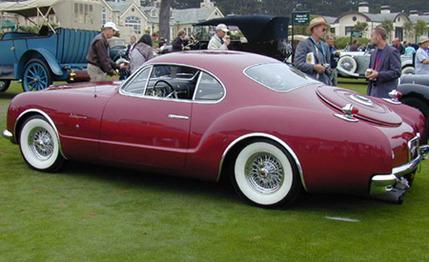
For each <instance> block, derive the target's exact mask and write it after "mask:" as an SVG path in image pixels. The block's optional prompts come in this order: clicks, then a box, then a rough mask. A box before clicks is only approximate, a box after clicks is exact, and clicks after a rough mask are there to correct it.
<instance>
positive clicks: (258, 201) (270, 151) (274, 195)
mask: <svg viewBox="0 0 429 262" xmlns="http://www.w3.org/2000/svg"><path fill="white" fill-rule="evenodd" d="M233 168H234V169H233V176H232V182H233V184H234V187H235V188H236V190H237V192H238V193H239V195H240V196H242V197H243V198H244V199H246V200H248V201H250V202H251V203H253V204H255V205H259V206H264V207H273V206H282V205H285V204H289V203H291V202H293V200H295V198H296V197H297V196H298V194H299V189H300V182H299V179H297V178H296V177H297V174H296V171H295V170H296V167H295V162H294V160H293V158H292V157H291V155H290V154H289V152H288V151H287V150H286V149H284V148H281V147H279V146H278V145H277V144H276V143H274V142H272V141H271V140H265V139H261V140H260V141H259V140H258V141H256V142H252V143H249V144H248V145H246V146H244V147H243V148H242V149H241V151H240V152H239V153H238V154H237V156H236V158H235V163H234V166H233Z"/></svg>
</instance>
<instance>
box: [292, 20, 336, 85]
mask: <svg viewBox="0 0 429 262" xmlns="http://www.w3.org/2000/svg"><path fill="white" fill-rule="evenodd" d="M328 27H329V25H328V23H327V22H326V20H325V19H324V18H323V17H316V18H314V19H312V20H311V21H310V25H309V26H308V30H309V31H310V33H311V36H310V37H309V38H307V39H306V40H303V41H301V42H300V43H299V44H298V46H297V48H296V51H295V60H294V65H295V66H296V67H297V68H298V69H299V70H301V71H302V72H304V73H306V74H308V75H310V76H312V77H313V78H315V79H317V80H319V81H321V82H323V83H325V84H327V85H331V84H332V83H331V76H330V75H331V68H330V62H331V52H330V50H329V46H328V45H327V44H326V43H325V42H324V41H322V38H323V37H324V36H325V34H326V31H327V30H328Z"/></svg>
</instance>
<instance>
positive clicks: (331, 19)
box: [323, 16, 337, 25]
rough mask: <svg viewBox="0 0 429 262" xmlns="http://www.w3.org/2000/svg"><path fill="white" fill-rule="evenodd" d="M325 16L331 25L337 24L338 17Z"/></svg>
mask: <svg viewBox="0 0 429 262" xmlns="http://www.w3.org/2000/svg"><path fill="white" fill-rule="evenodd" d="M323 18H325V20H326V22H327V23H328V24H330V25H332V24H335V20H337V18H336V17H333V16H323Z"/></svg>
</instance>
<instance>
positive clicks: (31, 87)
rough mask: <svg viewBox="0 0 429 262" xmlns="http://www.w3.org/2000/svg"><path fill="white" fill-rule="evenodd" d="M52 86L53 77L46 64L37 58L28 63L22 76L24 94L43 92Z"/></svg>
mask: <svg viewBox="0 0 429 262" xmlns="http://www.w3.org/2000/svg"><path fill="white" fill-rule="evenodd" d="M51 84H52V77H51V73H50V70H49V68H48V66H47V65H46V63H45V62H44V61H43V60H40V59H37V58H35V59H31V60H30V61H28V63H27V64H26V65H25V69H24V74H23V76H22V88H23V90H24V92H28V91H39V90H43V89H45V88H47V87H48V86H50V85H51Z"/></svg>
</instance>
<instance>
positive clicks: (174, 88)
mask: <svg viewBox="0 0 429 262" xmlns="http://www.w3.org/2000/svg"><path fill="white" fill-rule="evenodd" d="M199 74H200V70H198V69H195V68H192V67H187V66H178V65H155V66H153V70H152V73H151V76H150V78H149V83H148V85H147V88H146V91H145V96H150V97H157V98H164V99H175V100H192V96H193V94H194V91H195V87H196V85H197V81H198V77H199Z"/></svg>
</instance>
